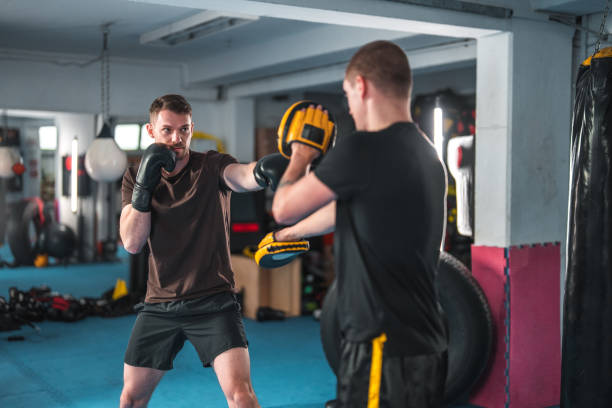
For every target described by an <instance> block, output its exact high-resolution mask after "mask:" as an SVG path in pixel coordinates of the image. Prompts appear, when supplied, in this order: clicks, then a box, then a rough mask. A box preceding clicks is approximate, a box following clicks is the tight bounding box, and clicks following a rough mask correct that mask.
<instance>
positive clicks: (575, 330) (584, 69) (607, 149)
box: [561, 48, 612, 408]
mask: <svg viewBox="0 0 612 408" xmlns="http://www.w3.org/2000/svg"><path fill="white" fill-rule="evenodd" d="M611 98H612V48H606V49H603V50H601V51H600V52H598V53H597V54H595V55H594V56H593V57H591V58H589V59H587V60H586V61H585V62H584V63H583V64H582V65H581V67H580V69H579V71H578V77H577V80H576V101H575V104H574V117H573V123H572V139H571V148H572V151H571V160H570V183H571V184H570V197H569V222H568V236H567V276H566V281H565V303H564V316H563V346H562V347H563V348H562V371H561V407H562V408H582V407H611V406H612V381H610V375H611V373H612V104H611Z"/></svg>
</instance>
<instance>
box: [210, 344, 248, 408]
mask: <svg viewBox="0 0 612 408" xmlns="http://www.w3.org/2000/svg"><path fill="white" fill-rule="evenodd" d="M213 368H214V369H215V373H216V374H217V379H218V380H219V384H220V385H221V389H222V390H223V393H224V394H225V398H226V399H227V405H228V407H229V408H259V403H258V402H257V397H255V391H253V385H252V384H251V364H250V362H249V350H248V349H246V348H243V347H236V348H233V349H230V350H227V351H225V352H223V353H221V354H219V355H218V356H217V358H215V361H214V362H213Z"/></svg>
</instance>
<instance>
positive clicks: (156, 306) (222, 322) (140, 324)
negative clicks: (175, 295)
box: [124, 292, 248, 370]
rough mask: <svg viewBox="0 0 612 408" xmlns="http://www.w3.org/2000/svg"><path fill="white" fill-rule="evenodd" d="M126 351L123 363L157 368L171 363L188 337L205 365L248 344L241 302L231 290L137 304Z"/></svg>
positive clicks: (159, 368) (161, 368)
mask: <svg viewBox="0 0 612 408" xmlns="http://www.w3.org/2000/svg"><path fill="white" fill-rule="evenodd" d="M136 308H137V310H138V317H137V318H136V322H135V323H134V327H133V328H132V335H131V336H130V341H129V343H128V346H127V350H126V351H125V359H124V361H125V363H126V364H129V365H131V366H135V367H149V368H156V369H158V370H170V369H172V362H173V361H174V358H175V357H176V355H177V354H178V352H179V351H180V350H181V348H182V347H183V344H184V343H185V340H189V341H190V342H191V344H193V346H194V347H195V349H196V351H197V352H198V355H199V356H200V360H201V361H202V364H204V366H205V367H208V366H210V364H211V363H212V362H213V360H214V359H215V357H217V356H218V355H219V354H221V353H223V352H224V351H227V350H229V349H232V348H235V347H244V348H246V347H247V344H248V343H247V340H246V335H245V333H244V326H243V324H242V316H241V315H240V305H239V304H238V302H237V301H236V297H235V295H234V294H233V293H231V292H222V293H218V294H215V295H212V296H207V297H204V298H198V299H189V300H177V301H172V302H165V303H140V304H139V305H137V306H136Z"/></svg>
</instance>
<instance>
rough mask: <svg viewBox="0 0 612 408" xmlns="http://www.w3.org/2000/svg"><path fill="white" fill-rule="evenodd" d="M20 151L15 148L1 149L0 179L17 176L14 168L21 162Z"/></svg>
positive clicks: (3, 147)
mask: <svg viewBox="0 0 612 408" xmlns="http://www.w3.org/2000/svg"><path fill="white" fill-rule="evenodd" d="M19 158H20V156H19V151H18V150H17V148H15V147H7V146H2V147H0V177H2V178H11V177H13V176H14V175H15V172H14V171H13V166H14V165H15V164H16V163H18V162H19Z"/></svg>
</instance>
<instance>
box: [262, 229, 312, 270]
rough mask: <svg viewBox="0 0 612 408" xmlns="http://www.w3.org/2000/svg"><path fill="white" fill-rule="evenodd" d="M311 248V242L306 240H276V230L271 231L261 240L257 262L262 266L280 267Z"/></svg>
mask: <svg viewBox="0 0 612 408" xmlns="http://www.w3.org/2000/svg"><path fill="white" fill-rule="evenodd" d="M309 249H310V243H309V242H308V241H306V240H302V241H276V240H275V239H274V232H270V233H268V234H267V235H266V236H265V237H263V239H262V240H261V241H260V242H259V245H258V249H257V252H255V262H257V264H258V265H259V266H261V267H262V268H278V267H280V266H283V265H286V264H288V263H289V262H291V261H293V260H294V259H295V258H296V257H297V256H298V255H299V254H301V253H304V252H306V251H308V250H309Z"/></svg>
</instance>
